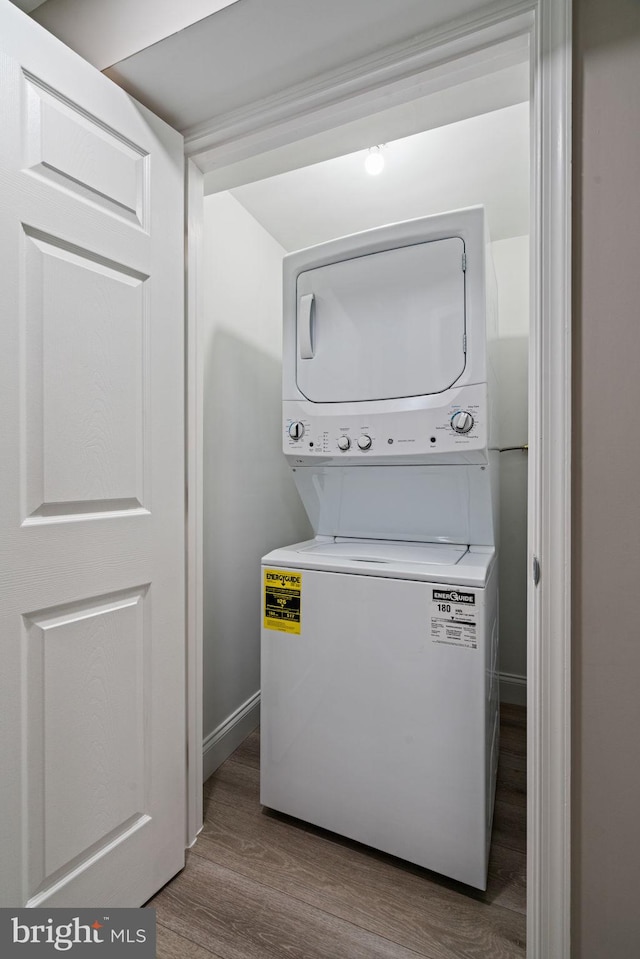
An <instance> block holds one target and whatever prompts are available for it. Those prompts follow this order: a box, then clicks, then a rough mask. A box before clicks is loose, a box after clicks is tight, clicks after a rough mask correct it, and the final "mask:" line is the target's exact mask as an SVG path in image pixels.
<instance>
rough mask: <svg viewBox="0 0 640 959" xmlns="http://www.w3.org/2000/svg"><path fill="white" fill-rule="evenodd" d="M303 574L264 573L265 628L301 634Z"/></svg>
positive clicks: (274, 571) (286, 571)
mask: <svg viewBox="0 0 640 959" xmlns="http://www.w3.org/2000/svg"><path fill="white" fill-rule="evenodd" d="M301 597H302V573H292V572H291V571H290V570H287V569H265V571H264V627H265V629H277V630H279V631H280V632H281V633H297V634H298V635H299V634H300V602H301Z"/></svg>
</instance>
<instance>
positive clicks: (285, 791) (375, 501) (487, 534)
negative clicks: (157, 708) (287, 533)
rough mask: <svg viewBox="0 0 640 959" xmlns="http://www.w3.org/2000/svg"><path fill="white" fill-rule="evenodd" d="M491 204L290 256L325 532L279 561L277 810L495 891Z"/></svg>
mask: <svg viewBox="0 0 640 959" xmlns="http://www.w3.org/2000/svg"><path fill="white" fill-rule="evenodd" d="M486 244H487V238H486V233H485V224H484V214H483V211H482V209H481V208H474V209H472V210H465V211H458V212H456V213H453V214H448V215H443V216H437V217H429V218H424V219H421V220H414V221H409V222H408V223H404V224H393V225H391V226H389V227H384V228H381V229H379V230H372V231H368V232H366V233H363V234H358V235H355V236H352V237H346V238H342V239H340V240H337V241H333V242H332V243H327V244H323V245H321V246H319V247H317V248H314V249H310V250H303V251H301V252H300V253H296V254H292V255H290V256H288V257H286V258H285V264H284V362H283V449H284V453H285V455H286V457H287V459H288V461H289V464H290V465H291V467H292V470H293V476H294V479H295V482H296V486H297V489H298V492H299V493H300V496H301V498H302V501H303V504H304V506H305V509H306V511H307V513H308V515H309V519H310V521H311V523H312V526H313V530H314V533H315V539H313V540H311V541H309V542H307V543H300V544H297V545H294V546H289V547H286V548H284V549H279V550H275V551H274V552H272V553H269V555H268V556H265V557H264V559H263V568H262V582H263V593H262V602H263V611H262V617H263V618H262V641H261V650H262V680H261V685H262V718H261V724H262V752H261V801H262V803H263V804H264V805H265V806H268V807H271V808H273V809H277V810H280V811H282V812H285V813H288V814H290V815H292V816H296V817H298V818H300V819H303V820H306V821H308V822H311V823H315V824H316V825H319V826H323V827H325V828H327V829H330V830H333V831H334V832H337V833H340V834H342V835H345V836H348V837H350V838H352V839H355V840H358V841H360V842H363V843H367V844H368V845H371V846H374V847H376V848H378V849H381V850H384V851H386V852H389V853H392V854H393V855H396V856H399V857H401V858H403V859H406V860H409V861H411V862H413V863H417V864H419V865H421V866H425V867H427V868H429V869H433V870H435V871H438V872H441V873H443V874H445V875H447V876H451V877H453V878H455V879H458V880H460V881H462V882H466V883H469V884H470V885H473V886H477V887H479V888H485V886H486V875H487V862H488V851H489V842H490V836H491V819H492V813H493V797H494V787H495V771H496V765H497V757H498V696H497V678H496V677H497V672H496V670H497V651H498V619H497V592H498V583H497V562H496V556H497V552H496V550H497V463H496V456H495V451H494V449H493V446H494V445H495V434H494V431H493V425H492V424H493V422H494V413H493V405H492V396H493V390H492V370H491V351H492V343H493V338H494V332H493V331H494V329H495V314H494V312H493V309H492V303H493V298H492V272H491V268H490V261H489V258H488V256H487V252H486V249H487V246H486Z"/></svg>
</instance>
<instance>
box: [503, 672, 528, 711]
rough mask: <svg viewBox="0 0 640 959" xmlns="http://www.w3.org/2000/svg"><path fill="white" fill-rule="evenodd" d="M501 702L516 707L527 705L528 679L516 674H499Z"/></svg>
mask: <svg viewBox="0 0 640 959" xmlns="http://www.w3.org/2000/svg"><path fill="white" fill-rule="evenodd" d="M498 675H499V679H500V702H501V703H511V704H512V705H514V706H526V705H527V677H526V676H517V675H515V674H514V673H499V674H498Z"/></svg>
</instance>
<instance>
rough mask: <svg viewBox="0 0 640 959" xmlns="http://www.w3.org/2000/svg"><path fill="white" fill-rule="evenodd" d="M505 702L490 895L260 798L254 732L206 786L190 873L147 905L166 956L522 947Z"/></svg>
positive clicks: (520, 810) (517, 793)
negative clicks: (274, 808) (269, 808)
mask: <svg viewBox="0 0 640 959" xmlns="http://www.w3.org/2000/svg"><path fill="white" fill-rule="evenodd" d="M525 715H526V714H525V710H524V709H523V708H522V707H518V706H503V707H502V717H501V753H500V765H499V768H498V791H497V795H496V810H495V816H494V826H493V840H492V847H491V859H490V864H489V885H488V889H487V891H486V892H485V893H483V892H479V891H477V890H474V889H471V888H470V887H468V886H464V885H462V884H460V883H457V882H453V881H452V880H448V879H445V878H443V877H442V876H438V875H437V874H435V873H432V872H429V871H428V870H426V869H420V868H418V867H415V866H411V865H408V864H407V863H404V862H402V861H401V860H399V859H395V858H393V857H392V856H387V855H385V854H384V853H379V852H376V851H374V850H371V849H369V848H367V847H365V846H361V845H359V844H358V843H354V842H351V841H349V840H347V839H343V838H341V837H339V836H336V835H334V834H333V833H329V832H326V831H325V830H322V829H317V828H315V827H313V826H309V825H307V824H305V823H302V822H299V821H298V820H294V819H291V818H290V817H288V816H284V815H282V814H279V813H274V812H266V811H263V810H262V808H261V806H260V803H259V798H258V797H259V747H260V739H259V732H258V731H256V732H254V733H252V734H251V735H250V736H249V737H248V739H246V740H245V742H244V743H242V745H241V746H239V748H238V749H237V750H236V751H235V753H234V754H233V755H232V756H231V757H230V758H229V759H228V760H227V761H226V762H225V763H224V764H223V765H222V766H221V767H220V769H218V770H217V771H216V772H215V773H214V774H213V776H211V778H210V779H209V780H208V781H207V782H206V783H205V793H204V795H205V823H204V829H203V831H202V833H201V835H200V837H199V839H198V841H197V843H196V845H195V846H194V848H193V849H192V850H190V851H189V853H188V858H187V865H186V867H185V869H184V870H183V871H182V872H181V873H180V874H179V875H178V876H176V878H175V879H173V880H172V882H170V883H169V884H168V885H167V886H165V887H164V889H162V890H161V891H160V892H159V893H158V895H157V896H155V897H154V899H153V900H151V902H150V903H148V905H149V906H153V907H155V909H156V910H157V919H158V951H157V956H158V959H211V957H212V956H213V957H217V959H416V957H426V959H512V957H514V959H515V957H524V955H525V903H526V895H525V845H526V837H525V826H526V754H525V747H526V728H525V727H526V719H525Z"/></svg>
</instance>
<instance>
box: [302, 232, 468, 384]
mask: <svg viewBox="0 0 640 959" xmlns="http://www.w3.org/2000/svg"><path fill="white" fill-rule="evenodd" d="M463 253H464V243H463V241H462V240H461V239H460V238H459V237H450V238H447V239H444V240H435V241H432V242H429V243H418V244H415V245H414V246H405V247H400V248H398V249H394V250H384V251H383V252H381V253H372V254H369V255H367V256H360V257H355V258H353V259H349V260H343V261H341V262H338V263H331V264H330V265H328V266H323V267H319V268H318V269H315V270H307V271H306V272H304V273H301V274H300V275H299V276H298V283H297V344H296V345H297V350H296V356H297V359H296V373H297V384H298V388H299V389H300V391H301V392H302V393H303V395H304V396H306V397H307V399H309V400H311V401H312V402H314V403H344V402H359V401H366V400H386V399H394V398H400V397H407V396H423V395H426V394H430V393H440V392H442V391H443V390H446V389H448V388H449V387H450V386H452V385H453V384H454V383H455V382H456V380H458V379H459V377H460V376H461V374H462V372H463V370H464V367H465V345H464V343H465V340H464V337H465V284H464V276H465V275H464V270H463Z"/></svg>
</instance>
